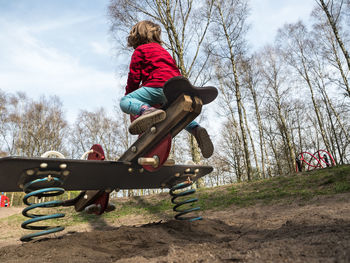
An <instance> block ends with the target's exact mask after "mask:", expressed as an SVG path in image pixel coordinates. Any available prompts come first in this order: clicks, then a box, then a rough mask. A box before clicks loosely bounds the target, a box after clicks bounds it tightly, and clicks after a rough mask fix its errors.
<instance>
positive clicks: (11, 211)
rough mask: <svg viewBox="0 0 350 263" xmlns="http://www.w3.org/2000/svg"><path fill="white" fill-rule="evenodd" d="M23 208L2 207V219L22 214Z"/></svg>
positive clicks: (0, 216)
mask: <svg viewBox="0 0 350 263" xmlns="http://www.w3.org/2000/svg"><path fill="white" fill-rule="evenodd" d="M22 210H23V208H21V207H11V206H10V207H0V218H4V217H9V216H11V215H15V214H18V213H21V211H22Z"/></svg>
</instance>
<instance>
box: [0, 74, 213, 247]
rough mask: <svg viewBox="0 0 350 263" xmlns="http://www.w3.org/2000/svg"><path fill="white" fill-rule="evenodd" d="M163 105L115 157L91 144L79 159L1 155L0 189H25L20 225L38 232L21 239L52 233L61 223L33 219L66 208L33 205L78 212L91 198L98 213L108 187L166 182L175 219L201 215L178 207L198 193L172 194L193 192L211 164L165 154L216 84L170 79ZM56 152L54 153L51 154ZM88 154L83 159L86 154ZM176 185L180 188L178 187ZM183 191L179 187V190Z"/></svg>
mask: <svg viewBox="0 0 350 263" xmlns="http://www.w3.org/2000/svg"><path fill="white" fill-rule="evenodd" d="M164 93H165V95H166V97H167V105H165V106H164V110H165V111H166V115H167V117H166V119H165V120H163V121H162V122H160V123H158V124H156V125H154V126H153V127H151V128H149V129H148V130H147V131H146V132H145V133H143V134H142V135H140V136H139V138H138V139H137V140H136V141H135V143H134V144H133V145H131V147H130V148H129V149H128V150H127V151H126V152H125V153H124V154H123V155H122V156H121V157H120V158H119V159H118V160H117V161H108V160H105V156H104V152H103V149H102V147H101V146H100V145H98V144H95V145H93V146H92V147H91V149H90V150H89V151H88V152H86V153H84V154H83V155H82V158H81V159H80V160H77V159H65V158H64V156H63V155H62V154H61V153H58V152H56V151H50V152H46V153H45V154H43V155H42V156H41V157H40V158H25V157H4V158H0V191H9V192H17V191H24V192H25V193H26V195H25V197H24V199H23V202H24V203H25V204H26V205H27V206H28V207H27V208H25V209H24V210H23V212H22V214H23V215H24V216H26V217H29V218H30V219H29V220H27V221H25V222H24V223H23V224H22V227H23V228H25V229H30V230H40V231H39V232H35V233H31V234H29V235H25V236H23V237H22V238H21V240H22V241H30V240H32V239H33V238H35V237H38V236H42V235H47V234H50V233H55V232H58V231H61V230H63V229H64V227H62V226H38V225H33V224H34V223H37V222H40V221H45V220H49V219H53V218H61V217H64V214H61V213H57V214H53V215H41V214H35V213H30V211H31V210H33V209H36V208H48V207H57V206H74V207H75V210H76V211H77V212H80V211H83V210H84V209H85V208H86V207H87V206H89V205H91V204H98V205H100V207H101V209H100V211H98V212H97V213H96V214H102V213H103V212H104V211H105V210H106V208H107V205H108V200H109V193H110V192H112V191H113V190H114V189H151V188H169V189H170V194H171V195H172V196H173V198H172V202H173V203H174V204H175V207H174V211H176V212H177V213H178V214H177V215H176V216H175V218H176V219H179V220H189V221H194V220H199V219H201V217H190V216H184V215H185V214H188V213H191V212H194V211H197V210H199V208H198V207H196V208H189V209H180V207H183V206H184V205H186V204H190V205H191V204H193V203H194V202H196V201H197V200H196V199H189V200H185V201H178V200H176V199H178V198H180V197H183V196H187V195H190V194H193V193H194V192H195V190H194V189H191V190H187V191H183V190H184V188H186V187H189V186H191V185H192V184H193V182H195V181H196V180H198V179H199V178H201V177H203V176H205V175H207V174H209V173H210V172H211V171H212V170H213V167H211V166H203V165H194V164H186V165H176V164H175V162H174V161H172V160H169V159H168V156H169V152H170V147H171V141H172V138H173V137H175V136H176V135H177V134H178V133H179V132H180V131H181V130H182V129H184V128H185V127H186V126H187V125H188V124H189V123H190V122H191V121H192V120H193V119H195V118H196V117H197V116H198V115H199V114H200V112H201V109H202V106H203V104H207V103H210V102H212V101H213V100H214V99H215V98H216V97H217V94H218V92H217V89H216V88H214V87H194V86H192V85H191V83H190V82H189V81H188V80H187V79H186V78H184V77H182V76H179V77H175V78H172V79H170V80H169V81H167V82H166V83H165V85H164ZM50 156H54V157H56V158H49V157H50ZM86 157H87V160H85V158H86ZM70 190H81V191H82V192H81V193H80V194H79V195H78V196H77V197H76V198H74V199H71V200H65V201H59V200H56V201H48V202H42V203H37V204H35V203H31V202H29V198H31V197H37V198H39V199H40V198H43V197H50V196H58V195H61V194H63V193H64V191H70ZM179 191H180V192H179ZM181 191H182V192H181Z"/></svg>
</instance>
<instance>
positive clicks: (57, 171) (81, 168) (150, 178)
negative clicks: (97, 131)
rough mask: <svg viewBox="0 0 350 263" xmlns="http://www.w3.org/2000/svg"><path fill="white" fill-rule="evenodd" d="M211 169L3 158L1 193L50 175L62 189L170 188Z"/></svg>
mask: <svg viewBox="0 0 350 263" xmlns="http://www.w3.org/2000/svg"><path fill="white" fill-rule="evenodd" d="M43 164H44V165H43ZM41 167H42V168H41ZM212 170H213V168H212V167H211V166H198V165H174V166H163V167H162V168H160V169H159V170H158V171H155V172H148V171H146V170H144V169H142V167H141V166H139V165H131V164H129V163H125V162H115V161H103V162H101V161H90V160H74V159H58V158H24V157H4V158H0V191H3V192H18V191H23V188H22V187H23V185H25V184H26V183H27V182H29V181H32V180H35V179H38V178H44V177H47V176H49V175H56V176H58V177H60V178H62V181H63V185H62V187H63V188H64V189H65V190H106V189H110V190H113V189H148V188H169V187H171V186H173V185H174V184H177V183H178V182H182V181H184V180H185V179H186V178H187V177H189V176H190V178H191V180H192V181H196V180H197V179H198V178H200V177H202V176H205V175H206V174H209V173H210V172H212Z"/></svg>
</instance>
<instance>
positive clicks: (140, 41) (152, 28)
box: [120, 21, 214, 158]
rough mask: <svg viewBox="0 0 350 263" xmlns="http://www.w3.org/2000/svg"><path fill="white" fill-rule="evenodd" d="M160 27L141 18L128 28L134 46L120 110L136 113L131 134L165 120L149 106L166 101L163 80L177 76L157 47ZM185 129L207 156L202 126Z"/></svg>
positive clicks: (210, 145) (207, 144) (207, 139)
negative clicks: (136, 116)
mask: <svg viewBox="0 0 350 263" xmlns="http://www.w3.org/2000/svg"><path fill="white" fill-rule="evenodd" d="M160 35H161V29H160V26H159V25H157V24H155V23H153V22H151V21H141V22H138V23H137V24H136V25H135V26H133V27H132V29H131V31H130V34H129V36H128V46H129V47H133V48H134V49H135V51H134V53H133V54H132V57H131V62H130V71H129V75H128V81H127V86H126V88H125V89H126V92H125V96H124V97H123V98H122V99H121V101H120V107H121V109H122V111H123V112H125V113H127V114H132V115H139V117H138V118H137V119H136V120H134V121H133V122H132V123H131V125H130V127H129V132H130V133H131V134H141V133H143V132H145V131H146V130H147V129H148V128H150V127H151V126H153V125H154V124H156V123H158V122H161V121H162V120H164V119H165V117H166V113H165V111H163V110H161V109H157V108H154V107H152V105H156V104H160V105H163V104H165V103H166V97H165V95H164V93H163V85H164V83H165V82H166V81H167V80H168V79H170V78H172V77H175V76H179V75H181V73H180V71H179V69H178V68H177V66H176V63H175V61H174V59H173V58H172V57H171V55H170V54H169V53H168V52H167V51H166V50H165V49H164V48H163V47H162V46H161V44H162V40H161V37H160ZM186 130H187V131H188V132H190V133H191V134H192V135H193V136H194V137H195V138H196V140H197V143H198V146H199V148H200V149H201V152H202V155H203V157H205V158H209V157H210V156H211V155H212V154H213V151H214V146H213V143H212V142H211V140H210V137H209V135H208V133H207V131H206V129H205V128H203V127H201V126H200V125H199V124H198V123H197V122H195V121H192V122H191V123H190V124H189V125H188V126H187V127H186Z"/></svg>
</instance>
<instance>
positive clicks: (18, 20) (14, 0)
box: [0, 0, 315, 123]
mask: <svg viewBox="0 0 350 263" xmlns="http://www.w3.org/2000/svg"><path fill="white" fill-rule="evenodd" d="M250 3H251V16H250V18H249V23H250V24H251V30H250V32H249V33H248V42H249V44H250V46H251V47H252V48H254V49H258V48H260V47H262V46H264V45H265V44H268V43H271V42H272V41H273V39H274V37H275V35H276V32H277V29H278V28H279V27H281V26H283V24H285V23H293V22H296V21H298V20H299V19H307V18H308V16H309V14H310V12H311V10H312V8H313V7H314V5H315V2H314V1H313V0H250ZM108 4H109V0H73V1H72V0H31V1H28V0H0V90H2V91H4V92H6V93H11V94H13V93H15V92H18V91H23V92H25V93H26V94H27V95H28V97H30V98H33V99H38V98H39V97H40V96H43V95H45V96H47V97H49V96H53V95H57V96H58V97H59V98H60V99H61V101H62V102H63V109H64V110H65V115H66V118H67V119H68V121H69V122H71V123H72V122H74V120H75V118H76V117H77V115H78V113H79V111H80V110H88V111H94V110H96V109H98V108H99V107H104V108H105V109H106V110H107V112H108V113H112V112H113V107H114V106H115V105H118V101H119V99H120V96H121V95H122V94H123V89H124V87H125V81H126V77H125V76H122V77H121V76H119V75H118V74H117V63H118V59H117V58H116V56H115V54H114V51H113V42H112V40H111V37H110V34H109V27H110V23H109V20H108V16H107V6H108ZM123 62H124V63H125V61H123Z"/></svg>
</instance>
